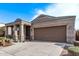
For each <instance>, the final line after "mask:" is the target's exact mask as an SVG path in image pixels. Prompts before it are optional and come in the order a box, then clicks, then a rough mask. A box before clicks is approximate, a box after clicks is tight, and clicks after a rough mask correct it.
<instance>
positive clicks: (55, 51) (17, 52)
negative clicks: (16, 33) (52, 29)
mask: <svg viewBox="0 0 79 59" xmlns="http://www.w3.org/2000/svg"><path fill="white" fill-rule="evenodd" d="M63 46H64V45H63ZM62 50H63V48H62V46H58V45H56V44H55V43H51V42H25V43H15V44H13V45H12V46H8V47H0V56H59V55H60V54H61V52H62Z"/></svg>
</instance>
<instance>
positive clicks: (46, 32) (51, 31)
mask: <svg viewBox="0 0 79 59" xmlns="http://www.w3.org/2000/svg"><path fill="white" fill-rule="evenodd" d="M34 38H35V40H45V41H56V42H66V26H55V27H45V28H35V29H34Z"/></svg>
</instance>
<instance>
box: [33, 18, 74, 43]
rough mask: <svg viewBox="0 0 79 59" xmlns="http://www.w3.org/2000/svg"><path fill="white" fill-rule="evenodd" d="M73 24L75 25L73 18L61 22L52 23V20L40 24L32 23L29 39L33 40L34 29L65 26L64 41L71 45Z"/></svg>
mask: <svg viewBox="0 0 79 59" xmlns="http://www.w3.org/2000/svg"><path fill="white" fill-rule="evenodd" d="M74 23H75V17H71V18H66V19H61V20H54V21H53V20H52V21H47V22H41V23H34V24H32V26H31V37H32V39H33V40H34V28H40V27H50V26H61V25H66V30H67V31H66V41H67V42H69V43H73V42H74V41H75V29H74V25H75V24H74Z"/></svg>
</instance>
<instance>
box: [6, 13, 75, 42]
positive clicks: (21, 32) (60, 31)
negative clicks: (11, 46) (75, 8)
mask: <svg viewBox="0 0 79 59" xmlns="http://www.w3.org/2000/svg"><path fill="white" fill-rule="evenodd" d="M74 25H75V16H62V17H53V16H48V15H43V14H41V15H39V16H38V17H37V18H35V19H34V20H33V21H32V22H31V23H29V22H26V21H23V20H21V19H16V21H14V22H12V23H8V24H6V32H5V34H6V35H13V38H14V39H15V40H16V41H25V40H29V39H30V40H39V41H51V42H70V43H72V42H74V41H75V29H74V28H75V27H74Z"/></svg>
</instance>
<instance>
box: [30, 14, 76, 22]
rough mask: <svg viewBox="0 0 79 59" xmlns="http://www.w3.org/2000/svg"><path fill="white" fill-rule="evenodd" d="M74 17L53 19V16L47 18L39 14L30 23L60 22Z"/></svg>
mask: <svg viewBox="0 0 79 59" xmlns="http://www.w3.org/2000/svg"><path fill="white" fill-rule="evenodd" d="M73 17H76V16H60V17H54V16H49V15H44V14H41V15H39V16H38V17H37V18H35V19H34V20H33V21H31V22H32V23H39V22H45V21H54V20H62V19H67V18H73Z"/></svg>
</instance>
